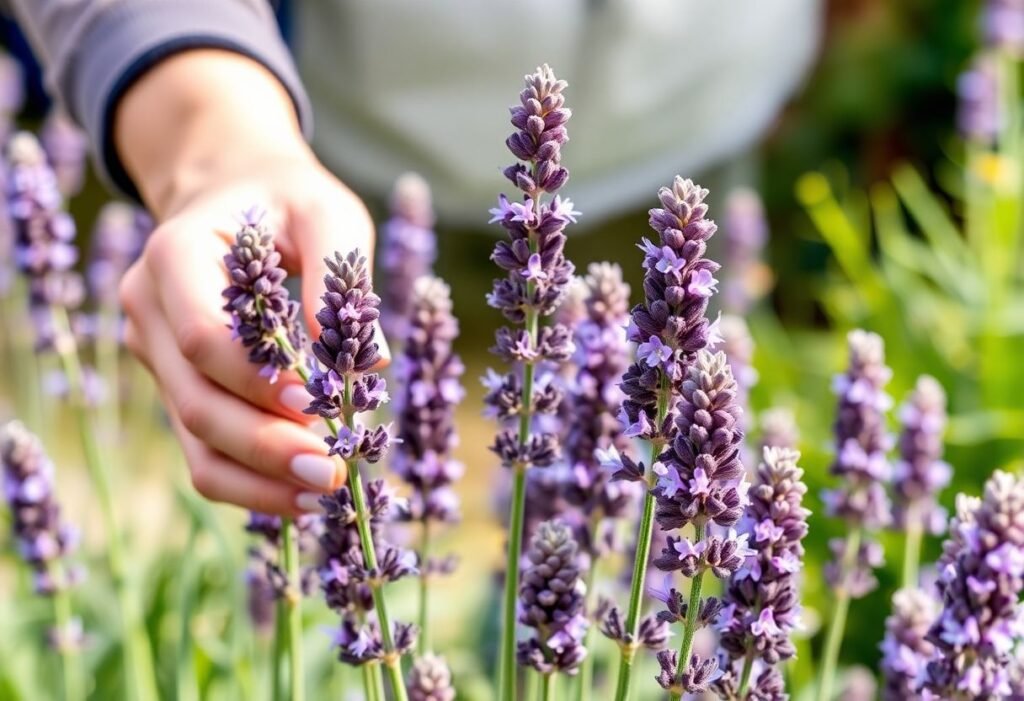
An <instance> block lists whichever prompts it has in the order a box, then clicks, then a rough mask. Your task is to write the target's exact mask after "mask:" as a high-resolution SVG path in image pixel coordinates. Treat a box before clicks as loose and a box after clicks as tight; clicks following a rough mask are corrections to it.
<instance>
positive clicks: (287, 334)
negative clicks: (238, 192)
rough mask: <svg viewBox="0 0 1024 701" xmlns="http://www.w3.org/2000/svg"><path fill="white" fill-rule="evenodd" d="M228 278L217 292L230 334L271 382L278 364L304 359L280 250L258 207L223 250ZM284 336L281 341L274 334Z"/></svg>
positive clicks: (283, 366) (296, 307)
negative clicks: (228, 318) (286, 343)
mask: <svg viewBox="0 0 1024 701" xmlns="http://www.w3.org/2000/svg"><path fill="white" fill-rule="evenodd" d="M224 265H225V267H226V268H227V271H228V277H229V279H230V281H231V284H230V285H228V287H227V288H225V289H224V291H223V292H222V293H221V294H222V296H223V297H224V299H225V300H226V303H225V304H224V307H223V309H224V311H226V312H229V313H230V314H231V329H232V335H233V336H234V338H237V339H239V340H240V341H241V342H242V345H244V346H245V347H246V348H248V349H249V362H251V363H254V364H256V365H260V366H262V369H261V370H260V374H261V375H263V376H264V377H266V378H267V379H268V380H269V381H270V382H275V381H276V380H277V377H278V374H279V373H280V372H281V371H283V370H290V369H292V368H294V367H295V366H296V365H297V364H298V363H301V362H303V347H304V346H305V344H306V335H305V333H304V332H303V331H302V327H301V324H300V322H299V319H298V314H299V305H298V303H297V302H293V301H291V300H290V299H289V297H288V290H287V289H285V287H284V279H285V271H284V268H282V267H281V254H280V253H278V252H277V251H276V250H275V249H274V242H273V238H272V237H271V235H270V232H269V231H268V230H267V228H266V226H265V225H264V224H263V212H262V211H260V210H258V209H255V208H253V209H249V210H247V211H246V212H243V214H242V226H241V228H240V229H239V230H238V233H236V234H235V242H234V243H233V244H232V246H231V252H230V253H228V254H227V255H225V256H224ZM280 337H283V338H284V339H286V340H287V342H288V344H289V346H290V347H283V346H282V344H281V343H280V341H279V338H280Z"/></svg>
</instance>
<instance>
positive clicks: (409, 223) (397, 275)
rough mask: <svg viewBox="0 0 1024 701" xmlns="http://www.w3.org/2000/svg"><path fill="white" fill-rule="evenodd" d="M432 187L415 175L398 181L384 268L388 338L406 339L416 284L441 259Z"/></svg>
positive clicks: (385, 239) (385, 240) (385, 243)
mask: <svg viewBox="0 0 1024 701" xmlns="http://www.w3.org/2000/svg"><path fill="white" fill-rule="evenodd" d="M433 226H434V211H433V207H432V204H431V201H430V186H429V185H428V184H427V182H426V181H425V180H424V179H423V178H421V177H420V176H419V175H417V174H415V173H406V174H404V175H402V176H401V177H400V178H398V180H396V181H395V188H394V190H393V191H392V193H391V218H390V219H388V221H387V222H386V223H385V224H384V226H383V228H382V231H381V234H382V239H383V241H382V246H381V254H380V266H381V274H382V278H381V279H383V280H384V281H385V286H384V291H383V304H382V305H381V306H382V309H381V318H380V322H381V326H382V328H383V330H384V334H385V336H388V337H390V338H394V339H396V340H401V339H404V338H405V336H406V334H407V333H408V320H409V318H410V315H411V314H412V307H411V306H410V301H411V300H412V296H413V289H414V286H415V284H416V281H417V280H418V279H419V278H420V277H422V276H424V275H429V274H430V272H431V268H432V267H433V265H434V260H435V258H437V236H436V234H435V233H434V231H433Z"/></svg>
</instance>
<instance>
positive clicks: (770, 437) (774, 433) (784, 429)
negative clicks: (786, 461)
mask: <svg viewBox="0 0 1024 701" xmlns="http://www.w3.org/2000/svg"><path fill="white" fill-rule="evenodd" d="M760 424H761V446H760V450H761V452H762V453H763V452H764V449H765V448H792V449H793V450H796V447H797V444H798V443H799V442H800V433H799V432H798V430H797V426H796V417H795V416H793V412H792V411H790V410H789V409H786V408H784V407H776V408H774V409H768V410H767V411H765V412H763V413H762V414H761V421H760Z"/></svg>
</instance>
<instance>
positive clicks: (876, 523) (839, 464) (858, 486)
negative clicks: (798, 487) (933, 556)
mask: <svg viewBox="0 0 1024 701" xmlns="http://www.w3.org/2000/svg"><path fill="white" fill-rule="evenodd" d="M847 344H848V347H849V354H850V364H849V368H848V370H847V371H846V373H844V374H841V375H837V376H836V378H835V381H834V382H833V388H834V390H835V391H836V393H837V394H838V395H839V407H838V410H837V415H836V421H835V439H836V456H835V461H834V462H833V463H832V469H831V472H832V474H833V475H836V476H838V477H841V478H842V479H843V486H842V487H840V488H838V489H835V490H831V491H828V492H826V493H825V494H824V495H823V498H824V501H825V505H826V509H827V512H828V514H829V515H831V516H836V517H839V518H841V519H843V521H844V522H845V525H846V529H847V535H846V536H845V538H842V539H835V540H833V541H831V542H830V546H831V548H832V553H833V556H834V558H835V559H834V560H833V561H832V562H831V563H829V566H828V567H827V568H826V573H825V575H826V578H827V580H828V582H829V584H830V585H831V587H832V589H833V591H835V608H834V611H833V616H832V618H831V620H830V622H829V630H828V636H827V638H826V642H825V651H824V653H823V658H822V663H821V677H820V680H819V684H818V699H819V701H826V700H827V699H830V698H831V693H832V691H831V690H832V684H833V681H834V676H835V670H836V664H837V662H838V659H839V648H840V645H841V643H842V638H843V631H844V629H845V626H846V615H847V612H848V609H849V605H850V599H857V598H860V597H863V596H865V595H866V594H868V593H869V592H870V591H872V590H873V589H874V588H875V587H876V586H877V581H876V580H875V578H874V576H873V575H872V573H871V571H872V569H873V568H875V567H879V566H881V564H882V551H881V548H880V547H879V546H878V544H877V543H875V542H873V541H871V540H869V539H868V537H867V536H868V534H869V533H870V532H871V531H875V530H878V529H880V528H883V527H885V526H887V525H888V524H889V522H890V519H891V507H890V503H889V497H888V495H887V494H886V491H885V483H886V482H887V481H888V480H889V479H890V477H891V473H892V469H891V466H890V465H889V461H888V458H887V457H886V453H887V452H888V451H889V449H890V448H891V447H892V441H891V439H890V437H889V435H888V433H887V432H886V428H885V414H886V412H887V411H888V410H889V409H890V408H891V406H892V399H891V398H890V397H889V395H888V394H886V393H885V385H886V384H887V383H888V382H889V379H890V377H891V376H892V371H891V370H890V369H889V368H888V367H886V365H885V349H884V345H883V342H882V339H881V337H880V336H878V335H877V334H873V333H869V332H867V331H861V330H857V331H852V332H850V334H849V336H848V337H847Z"/></svg>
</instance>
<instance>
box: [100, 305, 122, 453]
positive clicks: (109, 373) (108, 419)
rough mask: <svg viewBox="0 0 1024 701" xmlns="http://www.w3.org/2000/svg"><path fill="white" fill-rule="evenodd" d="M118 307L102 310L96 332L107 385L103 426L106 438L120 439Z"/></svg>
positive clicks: (103, 374)
mask: <svg viewBox="0 0 1024 701" xmlns="http://www.w3.org/2000/svg"><path fill="white" fill-rule="evenodd" d="M117 327H118V315H117V308H116V307H113V308H110V307H107V308H105V309H103V310H102V311H101V312H100V321H99V328H98V329H97V333H96V369H97V371H98V372H99V374H100V377H102V378H103V381H104V382H105V383H106V385H107V392H108V396H107V401H106V402H104V404H103V419H104V421H103V424H104V425H103V428H104V431H105V432H106V438H107V440H110V441H118V440H119V438H120V430H121V414H120V410H121V367H120V355H121V353H120V345H119V340H118V337H117V336H118V328H117Z"/></svg>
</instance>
